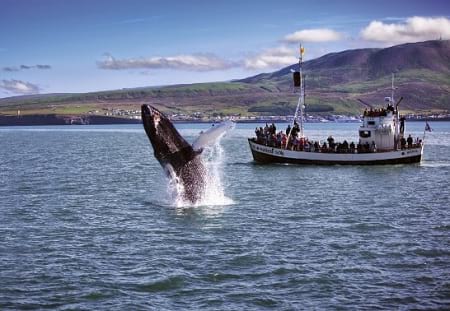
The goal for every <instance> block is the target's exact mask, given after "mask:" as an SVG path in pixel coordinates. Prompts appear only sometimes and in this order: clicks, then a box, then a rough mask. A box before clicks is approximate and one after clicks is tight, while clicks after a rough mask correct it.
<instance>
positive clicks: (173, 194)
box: [167, 127, 234, 207]
mask: <svg viewBox="0 0 450 311" xmlns="http://www.w3.org/2000/svg"><path fill="white" fill-rule="evenodd" d="M232 128H233V127H230V128H229V129H232ZM224 134H225V132H224V133H222V134H221V135H220V137H218V138H217V139H216V141H215V143H214V144H207V145H205V146H204V147H203V152H202V155H201V157H202V161H203V165H204V166H205V168H206V172H205V174H206V176H204V178H205V188H204V190H203V193H202V196H201V199H200V200H199V201H198V202H196V203H195V204H192V203H190V202H187V201H186V200H185V199H184V195H183V192H184V187H183V185H182V184H181V183H180V182H178V177H177V176H176V175H175V174H174V172H173V171H172V172H169V173H168V174H167V175H168V176H169V183H168V187H167V189H168V193H169V196H170V198H171V200H172V202H173V205H174V206H175V207H193V206H194V207H195V206H217V205H230V204H233V203H234V202H233V200H232V199H231V198H228V197H227V196H225V191H224V186H223V183H222V180H223V175H222V174H223V167H224V163H225V153H224V150H223V147H222V146H221V144H220V140H221V138H222V137H223V136H224Z"/></svg>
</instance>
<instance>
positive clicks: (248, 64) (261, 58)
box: [244, 46, 298, 69]
mask: <svg viewBox="0 0 450 311" xmlns="http://www.w3.org/2000/svg"><path fill="white" fill-rule="evenodd" d="M295 55H296V54H295V50H294V49H289V48H287V47H284V46H282V47H278V48H273V49H268V50H265V51H264V52H262V53H260V54H258V55H256V56H253V57H249V58H247V59H245V60H244V66H245V68H246V69H265V68H277V67H280V66H289V65H292V64H295V62H297V61H298V59H297V58H296V57H295Z"/></svg>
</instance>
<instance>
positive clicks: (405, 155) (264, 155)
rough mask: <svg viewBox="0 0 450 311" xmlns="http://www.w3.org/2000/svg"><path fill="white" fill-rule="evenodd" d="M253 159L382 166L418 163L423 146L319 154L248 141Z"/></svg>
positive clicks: (297, 162) (261, 161)
mask: <svg viewBox="0 0 450 311" xmlns="http://www.w3.org/2000/svg"><path fill="white" fill-rule="evenodd" d="M248 142H249V144H250V149H251V151H252V155H253V159H254V160H255V161H256V162H259V163H290V164H313V165H336V164H339V165H383V164H409V163H419V162H420V161H421V159H422V153H423V146H422V147H418V148H411V149H405V150H398V151H389V152H373V153H321V152H306V151H291V150H286V149H280V148H274V147H269V146H264V145H260V144H257V143H256V142H254V141H253V140H252V139H249V140H248Z"/></svg>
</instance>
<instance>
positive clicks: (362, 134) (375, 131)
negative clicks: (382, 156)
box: [359, 109, 395, 150]
mask: <svg viewBox="0 0 450 311" xmlns="http://www.w3.org/2000/svg"><path fill="white" fill-rule="evenodd" d="M392 110H393V109H392ZM392 110H384V109H383V110H380V111H374V112H373V111H370V112H367V113H365V114H364V118H363V124H362V125H361V127H360V128H359V139H360V143H361V144H363V145H364V144H366V143H368V144H369V145H370V146H372V145H373V143H375V146H376V149H377V150H393V149H395V148H394V147H395V114H394V111H392Z"/></svg>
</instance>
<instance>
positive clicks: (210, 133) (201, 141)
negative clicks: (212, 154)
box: [192, 121, 236, 151]
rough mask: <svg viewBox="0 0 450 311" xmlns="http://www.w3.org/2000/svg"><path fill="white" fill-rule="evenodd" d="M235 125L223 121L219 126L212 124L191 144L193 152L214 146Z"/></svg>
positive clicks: (231, 122)
mask: <svg viewBox="0 0 450 311" xmlns="http://www.w3.org/2000/svg"><path fill="white" fill-rule="evenodd" d="M235 126H236V123H234V122H233V121H224V122H221V123H219V124H213V125H212V126H211V127H210V128H209V129H208V130H206V131H204V132H202V133H201V134H200V136H199V137H198V138H197V139H196V140H195V141H194V142H193V143H192V148H193V149H194V150H195V151H200V150H202V149H203V148H204V147H205V146H207V145H212V144H214V143H215V142H216V141H217V140H218V139H219V138H220V137H222V135H224V134H225V133H226V132H228V131H230V130H232V129H234V127H235Z"/></svg>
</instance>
